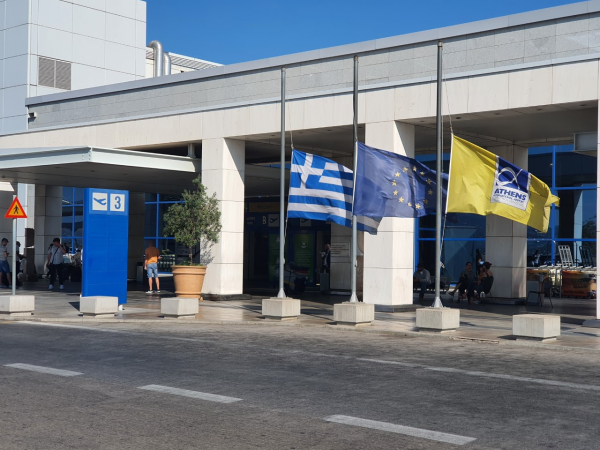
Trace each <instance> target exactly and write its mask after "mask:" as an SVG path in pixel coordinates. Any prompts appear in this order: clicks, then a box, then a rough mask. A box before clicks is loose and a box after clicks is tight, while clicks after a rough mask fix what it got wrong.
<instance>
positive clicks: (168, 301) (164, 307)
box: [160, 297, 200, 319]
mask: <svg viewBox="0 0 600 450" xmlns="http://www.w3.org/2000/svg"><path fill="white" fill-rule="evenodd" d="M160 312H161V314H162V315H163V317H164V318H165V319H195V318H196V314H198V312H200V307H199V306H198V298H197V297H174V298H162V299H161V300H160Z"/></svg>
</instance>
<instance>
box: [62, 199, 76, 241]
mask: <svg viewBox="0 0 600 450" xmlns="http://www.w3.org/2000/svg"><path fill="white" fill-rule="evenodd" d="M61 235H62V236H65V237H71V236H73V207H71V206H63V209H62V227H61Z"/></svg>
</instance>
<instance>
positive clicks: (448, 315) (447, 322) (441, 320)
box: [416, 308, 460, 333]
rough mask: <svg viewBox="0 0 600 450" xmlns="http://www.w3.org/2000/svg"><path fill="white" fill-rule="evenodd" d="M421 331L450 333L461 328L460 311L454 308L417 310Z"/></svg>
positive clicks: (418, 324) (418, 325)
mask: <svg viewBox="0 0 600 450" xmlns="http://www.w3.org/2000/svg"><path fill="white" fill-rule="evenodd" d="M416 326H417V328H418V329H419V331H429V332H434V333H448V332H451V331H455V330H457V329H458V327H460V310H458V309H452V308H423V309H418V310H417V323H416Z"/></svg>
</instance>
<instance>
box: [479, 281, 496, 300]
mask: <svg viewBox="0 0 600 450" xmlns="http://www.w3.org/2000/svg"><path fill="white" fill-rule="evenodd" d="M493 285H494V277H485V278H482V279H481V285H480V286H479V289H478V291H479V300H480V301H481V302H482V303H483V298H484V297H489V298H490V299H491V300H492V301H493V300H494V296H493V295H492V286H493ZM481 294H484V297H482V296H481Z"/></svg>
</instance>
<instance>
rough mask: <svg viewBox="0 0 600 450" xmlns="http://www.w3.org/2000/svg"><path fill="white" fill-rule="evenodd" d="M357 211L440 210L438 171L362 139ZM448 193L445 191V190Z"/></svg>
mask: <svg viewBox="0 0 600 450" xmlns="http://www.w3.org/2000/svg"><path fill="white" fill-rule="evenodd" d="M357 167H358V169H357V170H356V188H355V189H356V190H355V195H354V211H353V212H354V214H356V215H357V216H367V217H372V218H381V217H421V216H425V215H427V214H435V213H436V198H437V196H436V182H435V180H436V172H435V170H431V169H430V168H429V167H427V166H425V165H424V164H422V163H420V162H419V161H417V160H415V159H412V158H408V157H406V156H402V155H398V154H396V153H391V152H386V151H384V150H379V149H376V148H372V147H369V146H367V145H365V144H363V143H362V142H359V143H358V164H357ZM444 194H445V192H444Z"/></svg>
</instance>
